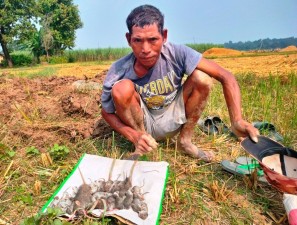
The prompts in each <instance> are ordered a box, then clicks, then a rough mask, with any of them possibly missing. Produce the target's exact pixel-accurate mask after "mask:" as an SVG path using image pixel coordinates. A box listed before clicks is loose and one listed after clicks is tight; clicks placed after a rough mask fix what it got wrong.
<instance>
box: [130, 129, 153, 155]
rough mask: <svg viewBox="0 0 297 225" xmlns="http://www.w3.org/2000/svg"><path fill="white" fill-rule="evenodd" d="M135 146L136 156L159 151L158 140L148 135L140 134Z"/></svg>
mask: <svg viewBox="0 0 297 225" xmlns="http://www.w3.org/2000/svg"><path fill="white" fill-rule="evenodd" d="M134 145H135V152H134V153H135V154H139V155H140V156H141V155H143V154H146V153H148V152H150V151H153V150H155V149H157V147H158V143H157V142H156V140H155V139H154V138H153V137H152V136H151V135H150V134H147V133H139V135H138V137H137V141H136V143H134Z"/></svg>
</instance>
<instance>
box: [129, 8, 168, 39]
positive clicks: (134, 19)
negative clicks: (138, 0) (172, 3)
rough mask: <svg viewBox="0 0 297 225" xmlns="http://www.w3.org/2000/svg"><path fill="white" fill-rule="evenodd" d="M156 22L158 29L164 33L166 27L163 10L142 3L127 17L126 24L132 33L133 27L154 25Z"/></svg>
mask: <svg viewBox="0 0 297 225" xmlns="http://www.w3.org/2000/svg"><path fill="white" fill-rule="evenodd" d="M154 23H156V24H157V26H158V31H159V32H160V33H161V34H162V35H163V27H164V15H163V14H162V13H161V11H160V10H159V9H158V8H156V7H154V6H152V5H141V6H138V7H136V8H135V9H133V10H132V11H131V13H130V14H129V16H128V17H127V19H126V24H127V27H128V30H129V33H130V34H132V27H133V26H134V25H135V26H137V27H141V28H143V27H144V26H146V25H152V24H154Z"/></svg>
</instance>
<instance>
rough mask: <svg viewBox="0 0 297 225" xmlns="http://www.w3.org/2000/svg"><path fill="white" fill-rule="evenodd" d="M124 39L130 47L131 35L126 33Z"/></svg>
mask: <svg viewBox="0 0 297 225" xmlns="http://www.w3.org/2000/svg"><path fill="white" fill-rule="evenodd" d="M126 39H127V42H128V44H129V46H131V34H130V33H129V32H127V33H126Z"/></svg>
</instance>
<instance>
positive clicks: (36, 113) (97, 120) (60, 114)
mask: <svg viewBox="0 0 297 225" xmlns="http://www.w3.org/2000/svg"><path fill="white" fill-rule="evenodd" d="M104 76H105V74H103V75H101V76H99V77H95V78H92V79H90V80H86V81H85V82H84V83H85V84H88V85H89V84H102V80H103V78H104ZM77 81H78V78H76V77H51V78H36V79H26V78H14V79H10V78H7V77H0V95H1V99H0V108H1V110H0V126H3V127H5V128H6V129H7V132H8V133H10V134H11V137H12V140H11V143H18V142H20V141H21V142H22V143H23V144H24V145H26V146H32V145H34V146H35V147H37V148H39V149H40V150H45V148H46V147H47V146H50V145H51V144H52V143H60V141H61V142H62V141H63V140H65V139H67V140H70V141H76V140H79V139H81V138H88V137H100V136H104V135H105V136H108V135H109V134H111V132H112V129H111V128H110V127H109V126H107V125H106V124H105V122H104V121H102V118H101V117H100V109H99V106H100V95H101V90H98V89H97V90H96V89H95V88H93V89H78V88H76V87H74V86H73V83H75V82H77ZM88 87H89V86H88Z"/></svg>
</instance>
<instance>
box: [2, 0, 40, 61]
mask: <svg viewBox="0 0 297 225" xmlns="http://www.w3.org/2000/svg"><path fill="white" fill-rule="evenodd" d="M35 13H36V1H35V0H0V44H1V47H2V50H3V53H4V56H5V59H6V61H7V63H8V66H9V67H12V66H13V64H12V60H11V57H10V54H9V49H8V47H7V44H8V43H10V42H12V41H14V40H19V41H23V40H26V39H28V37H29V36H30V34H32V32H34V31H35V30H36V28H35V26H34V24H33V23H32V20H33V19H34V16H35Z"/></svg>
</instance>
